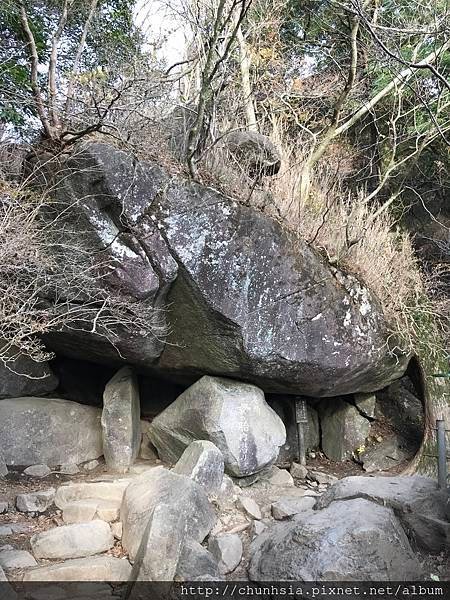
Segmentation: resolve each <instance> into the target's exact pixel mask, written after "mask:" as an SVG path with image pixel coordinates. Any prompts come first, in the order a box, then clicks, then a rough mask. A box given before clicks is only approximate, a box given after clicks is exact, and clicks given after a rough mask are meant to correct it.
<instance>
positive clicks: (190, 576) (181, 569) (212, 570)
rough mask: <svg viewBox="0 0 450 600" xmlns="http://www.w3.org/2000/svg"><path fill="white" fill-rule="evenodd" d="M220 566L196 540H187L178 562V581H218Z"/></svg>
mask: <svg viewBox="0 0 450 600" xmlns="http://www.w3.org/2000/svg"><path fill="white" fill-rule="evenodd" d="M220 579H221V575H220V571H219V566H218V564H217V561H216V559H215V558H214V556H213V555H212V554H211V552H209V551H208V550H207V549H206V548H204V547H203V546H202V545H201V544H199V543H198V542H195V541H194V540H187V541H186V542H185V544H184V546H183V549H182V552H181V556H180V560H179V561H178V566H177V572H176V580H177V581H197V580H198V581H218V580H220Z"/></svg>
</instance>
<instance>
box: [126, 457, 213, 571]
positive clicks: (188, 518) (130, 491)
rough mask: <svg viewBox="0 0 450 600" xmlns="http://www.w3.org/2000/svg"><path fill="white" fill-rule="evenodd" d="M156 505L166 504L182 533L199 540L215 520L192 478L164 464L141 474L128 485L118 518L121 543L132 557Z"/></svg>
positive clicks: (210, 508) (135, 553)
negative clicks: (174, 514)
mask: <svg viewBox="0 0 450 600" xmlns="http://www.w3.org/2000/svg"><path fill="white" fill-rule="evenodd" d="M158 505H166V507H168V510H169V508H170V509H173V512H174V513H177V514H179V515H180V518H181V525H180V528H181V529H182V531H183V535H184V536H185V537H186V538H192V539H194V540H196V541H197V542H202V541H203V540H204V539H205V537H206V536H207V535H208V533H209V532H210V531H211V529H212V528H213V526H214V524H215V522H216V514H215V511H214V509H213V507H212V506H211V504H210V503H209V502H208V497H207V495H206V492H205V491H204V489H203V488H202V487H201V486H200V485H199V484H198V483H196V482H195V481H192V479H189V478H188V477H184V476H183V475H177V474H176V473H173V472H172V471H168V470H167V469H164V468H163V467H156V468H155V469H152V470H151V471H148V472H147V473H144V474H142V475H140V476H138V477H136V479H135V480H134V481H133V482H132V483H130V485H129V486H128V487H127V489H126V491H125V494H124V497H123V501H122V506H121V509H120V520H121V521H122V524H123V532H122V545H123V547H124V548H125V549H126V551H127V552H128V554H129V556H130V559H131V560H134V558H135V557H136V555H137V552H138V550H139V547H140V545H141V541H142V539H143V535H144V531H145V529H146V526H147V524H148V522H149V520H150V518H151V516H152V514H153V511H154V510H155V508H156V507H157V506H158Z"/></svg>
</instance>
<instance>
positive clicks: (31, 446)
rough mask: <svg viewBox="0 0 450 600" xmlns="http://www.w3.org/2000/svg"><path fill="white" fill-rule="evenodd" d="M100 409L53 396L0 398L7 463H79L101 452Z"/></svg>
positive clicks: (0, 431)
mask: <svg viewBox="0 0 450 600" xmlns="http://www.w3.org/2000/svg"><path fill="white" fill-rule="evenodd" d="M100 417H101V412H100V410H99V409H97V408H94V407H92V406H83V405H82V404H77V403H76V402H71V401H69V400H60V399H57V398H32V397H31V398H14V399H11V400H0V439H1V440H2V451H3V455H4V459H5V462H6V464H7V465H19V466H28V465H35V464H38V463H40V464H42V463H45V464H46V465H49V466H56V465H61V464H64V463H80V462H84V461H88V460H92V459H94V458H97V457H99V456H101V455H102V454H103V449H102V431H101V426H100Z"/></svg>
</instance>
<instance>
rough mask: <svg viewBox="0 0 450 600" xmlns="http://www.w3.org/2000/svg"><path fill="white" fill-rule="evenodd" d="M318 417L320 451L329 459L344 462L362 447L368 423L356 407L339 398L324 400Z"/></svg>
mask: <svg viewBox="0 0 450 600" xmlns="http://www.w3.org/2000/svg"><path fill="white" fill-rule="evenodd" d="M320 417H321V418H320V424H321V427H322V450H323V451H324V452H325V454H326V456H327V457H328V458H329V459H331V460H336V461H341V460H346V459H348V458H351V457H352V455H353V453H354V452H355V451H356V450H358V449H360V448H362V447H363V446H364V444H365V441H366V438H367V436H368V435H369V429H370V421H369V420H368V419H366V417H364V416H363V415H362V414H361V413H360V412H359V410H358V409H357V408H356V406H353V405H352V404H349V403H348V402H346V401H345V400H342V399H341V398H333V399H332V400H324V401H323V402H322V408H321V415H320Z"/></svg>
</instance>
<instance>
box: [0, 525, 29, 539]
mask: <svg viewBox="0 0 450 600" xmlns="http://www.w3.org/2000/svg"><path fill="white" fill-rule="evenodd" d="M29 529H30V528H29V526H28V525H22V524H21V523H10V524H9V525H0V537H3V536H8V535H13V534H14V533H28V531H29Z"/></svg>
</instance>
